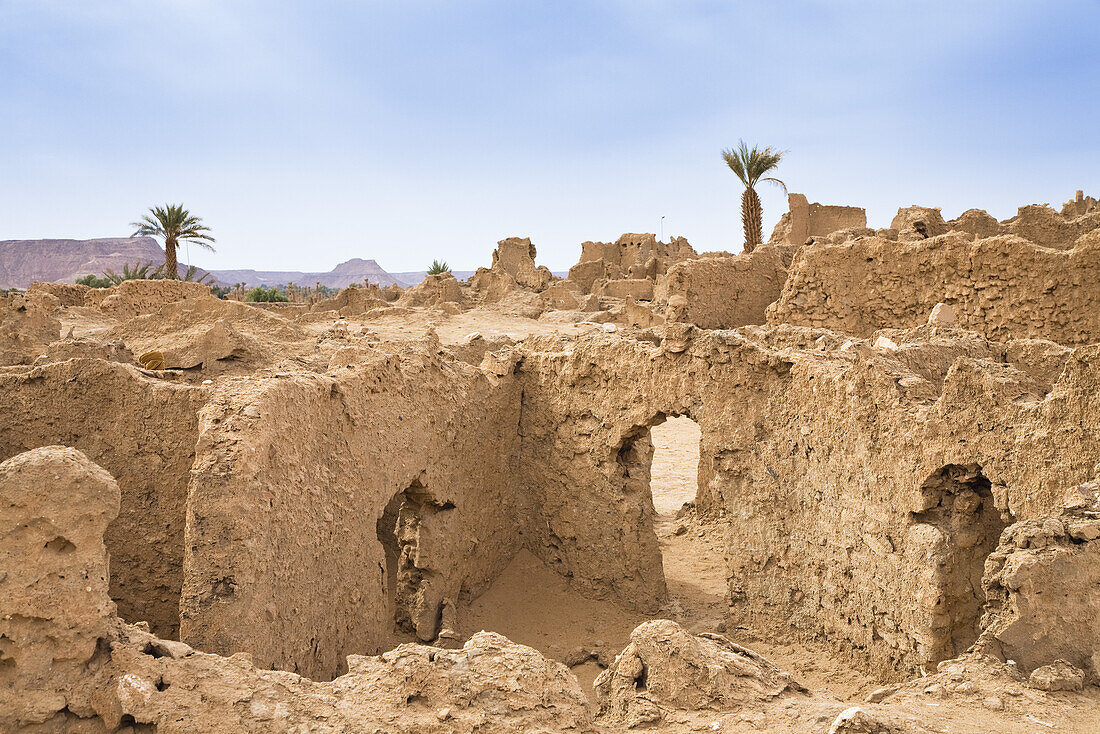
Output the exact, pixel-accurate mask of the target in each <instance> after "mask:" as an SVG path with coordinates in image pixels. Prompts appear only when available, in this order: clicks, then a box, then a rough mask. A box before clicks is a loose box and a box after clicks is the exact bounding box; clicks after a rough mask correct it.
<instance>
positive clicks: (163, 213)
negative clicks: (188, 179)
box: [130, 204, 214, 278]
mask: <svg viewBox="0 0 1100 734" xmlns="http://www.w3.org/2000/svg"><path fill="white" fill-rule="evenodd" d="M149 211H150V212H152V214H151V215H150V214H146V215H145V216H144V217H142V218H141V221H140V222H133V223H132V224H131V225H130V226H131V227H136V229H135V231H134V233H133V234H132V235H130V236H131V237H145V236H152V237H160V238H161V239H163V240H164V277H165V278H179V277H180V276H179V271H178V270H177V269H176V247H177V246H178V245H179V243H180V242H193V243H195V244H196V245H198V246H199V247H202V248H205V249H207V250H210V251H211V252H213V251H214V248H213V246H211V245H210V243H211V242H213V241H214V238H213V237H211V236H210V235H209V234H207V232H209V231H210V228H209V227H207V226H206V225H204V224H203V223H202V219H200V218H199V217H196V216H192V214H191V212H189V211H187V210H186V209H184V208H183V205H182V204H165V205H164V206H163V207H160V206H154V207H152V208H151V209H150V210H149Z"/></svg>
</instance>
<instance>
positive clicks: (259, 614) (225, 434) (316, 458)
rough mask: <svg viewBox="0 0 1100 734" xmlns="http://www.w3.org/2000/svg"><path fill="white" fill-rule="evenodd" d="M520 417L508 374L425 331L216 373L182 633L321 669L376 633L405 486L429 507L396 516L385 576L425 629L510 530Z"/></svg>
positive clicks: (217, 647) (391, 615)
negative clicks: (298, 361)
mask: <svg viewBox="0 0 1100 734" xmlns="http://www.w3.org/2000/svg"><path fill="white" fill-rule="evenodd" d="M518 422H519V386H518V384H517V383H516V381H515V380H514V378H512V377H511V376H510V375H507V376H504V377H496V376H494V375H489V374H487V373H484V372H482V371H480V370H478V369H477V368H474V367H471V366H469V365H466V364H464V363H460V362H456V361H453V360H451V359H450V358H447V357H443V356H441V353H440V352H439V351H438V343H436V345H435V346H434V347H433V346H432V345H431V343H427V345H421V347H419V348H417V349H416V350H413V351H404V352H400V353H386V352H384V351H381V350H379V351H376V352H371V353H367V354H366V355H365V356H364V359H363V360H362V361H361V362H360V363H359V364H358V365H357V366H356V367H354V368H349V369H347V370H346V371H345V370H343V369H341V370H340V371H339V372H337V373H333V374H329V375H313V374H297V373H287V374H275V375H270V376H263V377H253V378H248V379H236V378H233V379H227V380H225V381H223V382H222V383H220V384H219V386H218V392H217V395H216V397H215V398H214V399H213V400H212V401H211V403H210V405H209V406H208V407H207V408H206V409H205V410H204V411H203V413H202V434H201V438H200V441H199V449H198V458H197V461H196V464H195V470H194V476H193V481H192V485H191V494H190V503H189V506H188V528H187V557H186V562H185V572H186V575H185V582H184V591H183V601H182V604H181V608H182V618H183V629H182V639H184V640H185V641H187V642H189V643H191V644H194V645H195V646H196V647H199V648H201V649H203V650H209V651H213V652H219V653H223V654H224V653H233V652H237V651H247V652H249V653H251V654H252V655H253V656H254V659H255V660H256V662H257V664H261V665H263V666H271V667H277V668H282V669H285V670H292V671H296V672H301V673H303V674H309V675H311V676H314V677H328V678H331V677H332V676H334V675H337V674H338V673H340V672H342V670H343V669H344V657H345V656H346V655H348V654H350V653H358V654H368V653H372V652H377V651H380V650H382V649H386V647H387V646H389V645H390V643H391V641H392V634H393V628H394V623H395V612H396V611H398V610H396V609H395V608H394V600H393V599H391V598H390V594H389V591H388V587H389V586H390V585H391V580H389V579H386V578H385V574H386V567H387V563H386V554H385V551H384V548H383V543H382V541H381V540H380V537H379V536H380V532H379V521H380V520H381V519H382V518H383V515H384V514H385V511H386V508H387V505H389V504H390V503H391V501H392V500H393V499H394V497H395V495H397V494H399V493H402V492H405V491H406V490H408V489H409V488H411V487H413V486H418V487H420V488H421V490H422V492H423V493H422V494H420V495H418V497H419V500H420V501H422V502H424V503H426V504H428V505H430V506H431V507H432V508H433V511H432V512H431V513H425V514H422V515H421V516H420V518H419V521H418V522H417V523H416V526H415V527H410V526H409V523H406V524H405V526H404V527H403V528H401V529H396V528H395V530H396V534H397V537H398V538H403V541H402V548H401V549H400V550H398V551H397V552H400V553H405V554H406V558H405V561H406V563H405V564H404V565H402V564H398V568H399V573H400V569H401V568H404V570H405V572H407V575H403V576H400V577H399V578H398V579H394V580H392V582H393V586H394V587H395V588H396V589H402V588H404V589H405V592H404V593H398V594H395V596H396V597H397V599H398V601H399V603H404V604H405V607H404V611H405V615H406V616H407V617H410V618H411V617H414V616H415V617H416V618H418V619H420V620H421V624H420V625H419V626H418V628H417V632H418V634H419V635H420V637H421V638H422V639H424V638H429V639H430V638H434V636H435V633H436V632H438V626H439V623H440V622H441V621H442V620H441V619H440V618H441V616H442V614H443V607H444V606H445V604H446V603H453V602H455V601H457V600H458V599H459V598H460V597H462V598H465V597H469V596H471V595H476V594H477V593H479V592H480V591H482V590H483V589H484V588H485V587H486V586H487V584H488V583H489V581H491V580H492V579H493V578H494V577H495V575H496V574H497V573H499V571H500V570H502V569H503V567H504V566H505V565H506V563H507V561H508V560H509V559H510V558H511V556H512V554H513V553H514V552H515V551H516V550H517V549H518V547H519V543H520V536H519V532H518V531H519V527H518V526H519V520H518V517H519V516H520V512H519V509H518V507H517V505H519V504H522V503H523V502H524V501H525V498H524V495H523V493H522V491H520V490H519V489H518V482H517V481H516V477H515V473H514V470H513V468H512V466H511V459H512V456H513V455H514V453H515V446H516V445H517V442H518V437H517V431H516V427H517V425H518ZM393 512H394V513H396V510H393ZM428 514H430V517H428V516H427V515H428ZM394 516H395V515H394ZM409 533H411V534H412V535H411V536H410V535H409ZM406 551H407V552H406ZM413 576H416V578H415V579H414V578H413ZM409 584H412V585H413V588H412V589H409V588H408V586H409ZM402 600H403V601H402ZM397 616H400V615H397Z"/></svg>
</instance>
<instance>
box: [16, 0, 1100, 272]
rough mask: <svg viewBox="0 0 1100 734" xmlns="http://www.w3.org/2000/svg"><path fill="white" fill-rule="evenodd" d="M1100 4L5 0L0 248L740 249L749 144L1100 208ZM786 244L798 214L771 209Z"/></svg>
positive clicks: (551, 257)
mask: <svg viewBox="0 0 1100 734" xmlns="http://www.w3.org/2000/svg"><path fill="white" fill-rule="evenodd" d="M1098 29H1100V2H1096V1H1095V0H1092V1H1087V2H1086V1H1073V0H1062V1H1061V2H1058V3H1052V2H1012V1H1010V0H997V1H996V2H967V1H966V0H954V1H953V2H920V1H919V0H909V1H907V2H890V1H888V0H886V1H883V0H878V1H876V2H854V1H839V2H838V1H837V0H830V1H828V2H825V1H824V0H822V1H821V2H813V1H804V2H780V1H775V0H766V1H762V2H671V1H669V2H644V1H643V0H621V1H619V2H612V1H610V0H609V1H607V2H568V1H565V0H546V1H544V2H536V1H529V2H520V1H519V0H514V1H512V2H463V1H462V0H448V1H443V0H439V1H431V2H429V1H419V0H400V1H398V0H393V1H387V2H366V1H363V2H323V1H312V2H243V1H242V2H230V1H226V0H222V1H215V0H209V1H205V0H177V1H175V2H168V1H158V0H132V1H130V2H110V1H108V0H103V1H97V2H88V1H87V0H72V1H61V0H56V1H54V0H0V239H14V238H38V237H74V238H86V237H102V236H120V235H126V234H129V231H128V227H127V225H128V223H129V222H131V221H133V220H134V219H135V218H136V217H137V216H138V215H139V214H140V213H141V212H142V210H143V209H145V208H146V207H148V206H149V205H151V204H155V203H162V202H165V201H171V202H183V203H185V204H187V205H188V206H189V207H190V208H191V209H192V211H194V212H195V213H197V214H199V215H201V216H203V217H204V218H205V219H206V220H207V222H208V223H209V224H210V225H211V226H212V227H213V228H214V230H215V234H216V236H217V237H218V253H217V254H216V255H210V254H206V253H201V254H196V253H195V251H194V248H192V255H193V256H194V261H195V262H196V263H198V264H200V265H202V266H204V267H214V268H231V267H255V268H263V269H276V268H278V269H302V270H309V269H318V270H320V269H328V268H330V267H332V266H333V265H335V264H336V263H337V262H340V261H342V260H345V259H347V258H349V257H355V256H359V257H367V258H369V257H373V258H376V259H377V260H378V261H379V262H380V263H381V264H382V266H383V267H385V268H387V269H389V270H412V269H417V268H422V267H424V266H425V265H426V264H427V263H428V262H430V261H431V259H432V258H434V257H443V258H446V259H447V260H449V261H450V263H451V264H452V265H453V266H455V267H456V268H463V269H465V268H473V267H475V266H477V265H488V264H489V260H490V253H491V252H492V248H493V246H494V243H495V242H496V241H497V240H498V239H501V238H503V237H506V236H511V235H520V236H530V237H531V238H532V239H533V240H534V242H535V244H536V245H537V247H538V250H539V262H540V263H543V264H546V265H549V266H550V267H551V268H553V269H555V270H557V269H564V268H566V267H568V266H569V265H570V264H572V263H573V262H575V261H576V259H577V257H578V255H579V253H580V243H581V242H582V241H584V240H588V239H593V240H607V239H613V238H615V237H617V236H618V235H619V234H620V233H622V232H646V231H657V228H658V227H659V221H660V217H661V215H665V216H666V217H667V219H666V220H665V221H666V233H672V234H681V235H684V236H686V237H687V238H688V239H689V240H690V241H691V242H692V244H693V245H695V247H696V249H698V250H700V251H704V250H722V249H727V250H734V251H736V250H739V249H740V247H741V231H740V221H739V203H740V201H739V197H740V189H739V184H738V182H737V181H736V179H735V178H734V176H733V174H732V173H731V172H730V171H729V170H728V169H727V168H726V167H725V165H724V164H723V163H722V161H721V159H720V156H719V153H720V150H721V149H722V148H723V147H726V146H730V145H734V144H735V143H736V142H737V139H738V138H740V137H743V138H745V139H746V140H748V141H750V142H759V143H761V144H766V145H773V146H777V147H780V148H786V149H789V150H790V153H789V154H788V158H787V160H786V161H785V162H784V163H783V165H782V167H781V169H780V177H781V178H783V179H784V180H785V181H786V182H787V184H788V185H789V187H790V188H791V190H792V191H799V192H804V193H806V194H807V195H808V196H809V198H810V200H811V201H815V200H816V201H821V202H824V203H837V204H852V205H861V206H865V207H866V208H867V210H868V217H869V219H870V223H871V225H872V226H887V225H888V224H889V221H890V218H891V217H892V215H893V214H894V212H895V211H896V210H897V208H898V207H899V206H903V205H909V204H917V203H919V204H925V205H932V206H942V207H943V210H944V214H945V216H948V217H953V216H957V215H958V214H959V213H960V212H961V211H963V210H965V209H967V208H970V207H980V208H983V209H987V210H989V211H990V212H991V213H992V214H994V215H995V216H997V217H998V218H1005V217H1008V216H1011V215H1012V214H1014V213H1015V211H1016V207H1017V206H1018V205H1020V204H1024V203H1029V202H1040V203H1042V202H1049V203H1051V204H1054V205H1059V204H1060V203H1061V202H1062V201H1064V200H1066V199H1068V198H1069V197H1070V196H1071V195H1072V193H1073V190H1074V189H1077V188H1084V189H1086V190H1089V191H1090V192H1092V193H1094V194H1096V193H1100V37H1098ZM761 193H762V195H763V198H764V209H765V211H764V213H765V235H766V234H767V233H768V232H770V230H771V227H772V226H773V224H774V223H775V221H776V219H777V218H778V217H779V215H780V214H781V213H782V212H783V211H785V210H786V202H785V199H784V197H783V196H782V193H781V192H780V191H778V190H773V189H765V190H763V191H762V192H761Z"/></svg>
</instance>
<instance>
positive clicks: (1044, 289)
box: [767, 231, 1100, 344]
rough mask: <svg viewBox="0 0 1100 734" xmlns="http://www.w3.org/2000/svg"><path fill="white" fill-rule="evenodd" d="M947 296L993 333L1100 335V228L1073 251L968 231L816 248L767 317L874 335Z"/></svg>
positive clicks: (1061, 337) (801, 259)
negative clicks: (974, 237) (976, 236)
mask: <svg viewBox="0 0 1100 734" xmlns="http://www.w3.org/2000/svg"><path fill="white" fill-rule="evenodd" d="M940 302H945V303H948V304H950V305H951V306H952V307H953V308H954V310H955V313H956V315H957V322H956V323H957V325H958V326H960V327H962V328H965V329H970V330H972V331H976V332H979V333H981V334H984V335H985V336H987V337H990V338H993V339H1010V338H1024V337H1032V338H1045V339H1051V340H1052V341H1056V342H1058V343H1061V344H1088V343H1092V342H1096V341H1100V231H1094V232H1091V233H1089V234H1086V235H1083V236H1082V237H1081V238H1080V239H1078V240H1077V243H1076V246H1075V247H1074V248H1072V249H1068V250H1053V249H1048V248H1045V247H1040V246H1038V245H1035V244H1032V243H1030V242H1027V241H1025V240H1023V239H1020V238H1019V237H1012V236H1000V237H991V238H988V239H983V240H977V241H972V240H971V239H970V238H969V237H967V236H965V235H961V234H945V235H942V236H939V237H933V238H930V239H920V240H916V241H911V242H895V241H891V240H886V239H882V238H879V237H867V238H864V239H861V240H857V241H849V242H847V243H845V244H843V245H807V246H806V247H803V248H802V249H801V250H799V251H798V254H797V255H796V256H795V258H794V262H793V263H792V265H791V268H790V276H789V278H788V279H787V282H786V285H785V286H784V287H783V294H782V296H781V297H780V298H779V300H778V301H777V302H776V303H775V304H773V305H772V306H770V307H769V308H768V316H767V320H768V323H770V324H777V323H789V324H796V325H802V326H819V327H826V328H830V329H836V330H838V331H843V332H846V333H849V334H854V335H856V336H860V337H866V336H869V335H870V334H872V333H873V332H875V331H877V330H879V329H883V328H906V327H911V326H918V325H920V324H922V323H924V322H925V320H926V319H927V318H928V314H929V313H930V312H931V311H932V308H933V307H934V306H935V305H936V304H937V303H940Z"/></svg>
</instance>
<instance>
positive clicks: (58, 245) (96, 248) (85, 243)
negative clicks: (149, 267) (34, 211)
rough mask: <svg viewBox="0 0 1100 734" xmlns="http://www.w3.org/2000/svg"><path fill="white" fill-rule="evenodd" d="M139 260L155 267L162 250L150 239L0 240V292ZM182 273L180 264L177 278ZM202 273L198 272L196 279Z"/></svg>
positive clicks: (70, 279) (67, 280)
mask: <svg viewBox="0 0 1100 734" xmlns="http://www.w3.org/2000/svg"><path fill="white" fill-rule="evenodd" d="M139 260H140V261H142V262H152V263H154V264H157V265H159V264H161V263H163V262H164V249H163V248H161V246H160V245H159V244H157V241H156V240H154V239H153V238H152V237H105V238H100V239H95V240H0V288H26V287H27V286H29V285H30V284H31V283H33V282H34V281H36V280H44V281H50V282H53V283H72V282H73V281H75V280H76V279H77V278H82V277H84V276H85V275H102V274H103V273H104V272H106V271H108V270H115V271H121V270H122V266H123V265H126V264H133V263H136V262H137V261H139ZM186 270H187V266H186V265H183V264H182V263H181V264H180V266H179V272H180V275H183V274H184V273H185V272H186ZM205 272H206V271H205V270H202V269H199V270H198V277H201V276H202V274H203V273H205ZM207 282H208V283H209V282H210V281H209V280H207Z"/></svg>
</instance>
